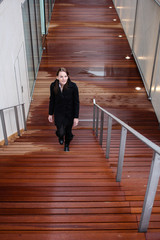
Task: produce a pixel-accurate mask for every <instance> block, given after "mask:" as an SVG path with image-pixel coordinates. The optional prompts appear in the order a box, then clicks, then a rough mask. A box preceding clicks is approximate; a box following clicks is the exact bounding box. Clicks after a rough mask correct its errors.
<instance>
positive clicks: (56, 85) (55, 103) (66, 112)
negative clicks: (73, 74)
mask: <svg viewBox="0 0 160 240" xmlns="http://www.w3.org/2000/svg"><path fill="white" fill-rule="evenodd" d="M53 116H54V122H55V125H56V127H57V131H56V135H57V137H58V138H59V143H60V144H61V145H62V144H63V143H64V141H65V145H64V151H67V152H68V151H69V144H70V141H71V140H72V139H73V134H72V126H77V125H78V121H79V120H78V117H79V93H78V88H77V85H76V84H75V83H74V82H72V81H71V80H70V78H69V73H68V71H67V70H66V69H65V68H60V69H59V70H58V72H57V78H56V80H55V81H54V82H53V83H51V86H50V102H49V116H48V120H49V122H53Z"/></svg>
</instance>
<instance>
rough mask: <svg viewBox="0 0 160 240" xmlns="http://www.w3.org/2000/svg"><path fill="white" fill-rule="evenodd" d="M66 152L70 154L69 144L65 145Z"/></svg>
mask: <svg viewBox="0 0 160 240" xmlns="http://www.w3.org/2000/svg"><path fill="white" fill-rule="evenodd" d="M64 151H65V152H69V144H67V143H65V145H64Z"/></svg>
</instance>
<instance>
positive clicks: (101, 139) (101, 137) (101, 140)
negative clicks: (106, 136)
mask: <svg viewBox="0 0 160 240" xmlns="http://www.w3.org/2000/svg"><path fill="white" fill-rule="evenodd" d="M103 124H104V112H103V110H101V128H100V140H99V143H100V145H101V146H102V142H103Z"/></svg>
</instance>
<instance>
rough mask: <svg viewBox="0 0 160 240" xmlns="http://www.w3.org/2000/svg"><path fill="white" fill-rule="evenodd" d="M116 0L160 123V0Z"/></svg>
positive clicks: (118, 11) (117, 8)
mask: <svg viewBox="0 0 160 240" xmlns="http://www.w3.org/2000/svg"><path fill="white" fill-rule="evenodd" d="M158 2H159V4H158ZM113 3H114V5H115V8H116V10H117V13H118V15H119V17H120V20H121V23H122V25H123V28H124V31H125V33H126V36H127V38H128V41H129V44H130V47H131V50H132V52H133V55H134V57H135V60H136V62H137V65H138V68H139V70H140V73H141V76H142V79H143V82H144V85H145V88H146V92H147V94H148V97H149V98H150V99H151V101H152V104H153V107H154V109H155V113H156V115H157V118H158V121H159V123H160V107H159V106H160V89H159V87H160V77H159V76H160V74H159V71H160V70H159V69H160V47H157V46H158V45H157V43H158V36H159V34H160V33H159V26H160V1H157V0H156V1H155V0H132V1H128V0H113ZM158 44H160V43H158ZM157 49H158V51H157ZM156 51H157V54H156ZM152 83H153V85H152ZM150 90H151V92H150Z"/></svg>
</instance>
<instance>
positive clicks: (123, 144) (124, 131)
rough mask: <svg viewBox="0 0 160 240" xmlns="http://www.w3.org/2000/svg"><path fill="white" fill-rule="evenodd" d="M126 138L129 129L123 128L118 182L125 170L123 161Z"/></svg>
mask: <svg viewBox="0 0 160 240" xmlns="http://www.w3.org/2000/svg"><path fill="white" fill-rule="evenodd" d="M126 138H127V129H126V128H124V127H122V130H121V141H120V149H119V158H118V167H117V176H116V181H117V182H120V181H121V176H122V169H123V160H124V152H125V146H126Z"/></svg>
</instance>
